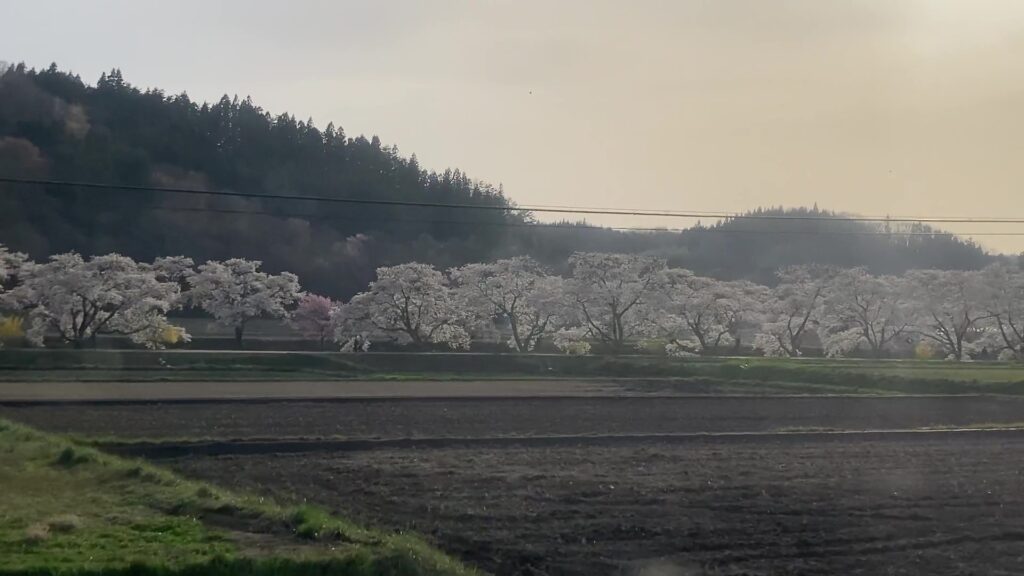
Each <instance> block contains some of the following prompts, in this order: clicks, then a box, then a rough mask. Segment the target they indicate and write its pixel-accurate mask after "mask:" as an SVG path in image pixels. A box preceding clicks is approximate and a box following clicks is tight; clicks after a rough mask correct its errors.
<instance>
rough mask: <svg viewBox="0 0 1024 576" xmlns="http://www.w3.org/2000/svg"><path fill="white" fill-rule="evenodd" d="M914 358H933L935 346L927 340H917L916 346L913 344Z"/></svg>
mask: <svg viewBox="0 0 1024 576" xmlns="http://www.w3.org/2000/svg"><path fill="white" fill-rule="evenodd" d="M914 358H917V359H918V360H931V359H932V358H935V347H934V346H932V345H931V344H930V343H928V342H918V343H917V346H914Z"/></svg>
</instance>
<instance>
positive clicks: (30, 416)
mask: <svg viewBox="0 0 1024 576" xmlns="http://www.w3.org/2000/svg"><path fill="white" fill-rule="evenodd" d="M0 417H8V418H13V419H16V420H20V421H23V422H25V423H27V424H30V425H33V426H38V427H40V428H44V429H46V430H52V431H57V432H73V433H78V434H86V435H91V436H117V437H123V438H216V439H231V438H288V437H332V436H338V437H344V438H409V437H473V436H487V437H493V436H526V435H565V434H605V435H607V434H660V433H686V432H737V431H739V432H755V431H767V430H780V429H793V428H797V429H801V428H812V429H813V428H830V429H844V430H869V429H874V430H878V429H907V428H918V427H926V426H966V425H972V424H979V423H1012V422H1020V421H1022V420H1024V399H1018V398H995V397H931V398H921V397H916V398H915V397H893V398H855V397H854V398H850V397H847V398H842V397H818V398H812V397H809V398H770V397H765V398H728V397H725V398H723V397H719V398H715V397H704V398H642V397H636V398H572V399H568V398H562V399H505V400H484V399H460V400H400V401H399V400H359V401H355V400H353V401H345V402H326V401H321V402H273V403H227V402H223V403H197V404H159V403H154V404H139V405H127V406H121V405H36V406H18V407H15V406H6V407H5V406H0Z"/></svg>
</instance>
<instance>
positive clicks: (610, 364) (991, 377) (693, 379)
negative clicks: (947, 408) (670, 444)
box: [0, 350, 1024, 394]
mask: <svg viewBox="0 0 1024 576" xmlns="http://www.w3.org/2000/svg"><path fill="white" fill-rule="evenodd" d="M490 378H498V379H513V378H525V379H550V378H588V379H589V378H618V379H652V380H654V379H672V381H666V382H665V383H663V384H656V386H662V387H669V388H672V387H676V388H679V389H681V390H685V389H687V388H688V387H690V388H692V387H694V386H695V385H698V384H699V385H700V386H702V387H705V388H706V387H709V386H711V387H714V388H716V391H717V389H719V388H720V389H721V390H722V393H733V392H736V393H757V392H759V391H761V392H765V393H773V394H774V393H786V392H790V393H796V394H844V393H847V394H849V393H853V394H857V393H869V394H885V393H888V394H1024V365H1021V364H1005V363H994V362H993V363H980V362H979V363H965V364H959V363H952V362H944V361H920V360H830V359H769V358H669V357H659V356H582V357H575V356H561V355H540V354H527V355H519V354H411V353H377V354H373V353H371V354H356V355H347V354H338V353H309V352H279V353H253V352H244V351H243V352H203V351H187V350H183V351H144V350H132V351H123V350H5V351H0V382H3V381H8V382H12V381H20V382H25V381H40V382H43V381H61V380H64V381H67V380H77V381H172V382H173V381H227V380H232V381H245V380H318V381H324V380H347V379H381V380H410V379H412V380H417V379H421V380H455V379H474V380H486V379H490ZM644 386H648V385H647V384H644Z"/></svg>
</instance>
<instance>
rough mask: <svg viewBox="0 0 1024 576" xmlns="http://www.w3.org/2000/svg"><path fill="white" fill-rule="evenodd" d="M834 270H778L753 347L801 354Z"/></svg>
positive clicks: (780, 353)
mask: <svg viewBox="0 0 1024 576" xmlns="http://www.w3.org/2000/svg"><path fill="white" fill-rule="evenodd" d="M834 275H835V270H833V269H831V268H828V267H823V266H817V265H800V266H788V267H786V268H783V269H781V270H779V271H778V273H777V276H778V278H779V284H778V285H777V286H775V287H774V288H773V289H772V290H771V291H770V292H768V293H766V294H765V295H764V297H765V301H764V302H763V313H764V318H763V322H762V324H761V327H760V330H761V331H760V333H758V334H757V336H755V337H754V342H753V346H754V348H755V349H759V350H761V351H762V352H764V354H765V355H766V356H800V355H802V354H803V347H804V346H805V343H804V340H805V338H806V336H807V334H810V333H813V332H814V331H815V330H816V329H817V326H818V321H819V319H820V316H821V311H822V300H823V297H824V294H825V288H826V287H827V286H828V285H829V282H830V279H831V277H832V276H834Z"/></svg>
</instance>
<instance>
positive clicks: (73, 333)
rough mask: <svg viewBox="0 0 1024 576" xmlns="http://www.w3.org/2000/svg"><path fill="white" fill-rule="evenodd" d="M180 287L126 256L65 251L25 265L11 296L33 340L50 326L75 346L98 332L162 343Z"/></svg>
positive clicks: (37, 341) (155, 344)
mask: <svg viewBox="0 0 1024 576" xmlns="http://www.w3.org/2000/svg"><path fill="white" fill-rule="evenodd" d="M179 293H180V289H179V286H178V285H177V284H176V283H174V282H164V281H161V280H159V279H158V278H157V276H156V274H155V273H154V272H153V270H152V269H151V266H149V265H146V264H139V263H136V262H135V261H134V260H132V259H131V258H128V257H126V256H121V255H119V254H108V255H106V256H94V257H92V258H90V259H88V260H85V259H83V258H82V257H81V256H79V255H78V254H75V253H68V254H60V255H57V256H52V257H50V260H49V261H48V262H46V263H43V264H36V265H32V266H26V267H23V269H22V278H21V282H20V284H19V285H18V286H17V287H15V288H14V289H13V290H12V291H11V293H10V294H9V299H10V301H12V302H14V303H15V304H16V305H17V306H18V307H20V308H21V309H23V310H24V311H25V312H26V313H27V314H28V321H29V329H28V331H27V333H26V335H27V337H28V339H29V341H30V342H32V343H34V344H36V345H41V344H42V342H43V337H44V336H45V335H46V333H47V332H48V331H54V332H56V333H57V334H58V335H59V336H60V337H61V338H62V339H63V340H64V341H66V342H69V343H71V344H73V345H74V346H75V347H81V346H82V345H83V344H84V342H86V341H87V340H89V339H91V338H93V337H94V336H96V335H100V334H121V335H126V336H128V337H130V338H131V339H132V341H134V342H137V343H140V344H145V345H146V346H149V347H161V346H162V337H163V335H164V334H165V332H166V331H167V330H168V329H169V328H171V326H170V325H169V324H168V323H167V317H166V316H167V312H169V311H170V310H172V309H173V308H174V307H176V306H177V303H178V295H179ZM182 336H184V337H186V338H187V335H186V334H184V333H183V332H182Z"/></svg>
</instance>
